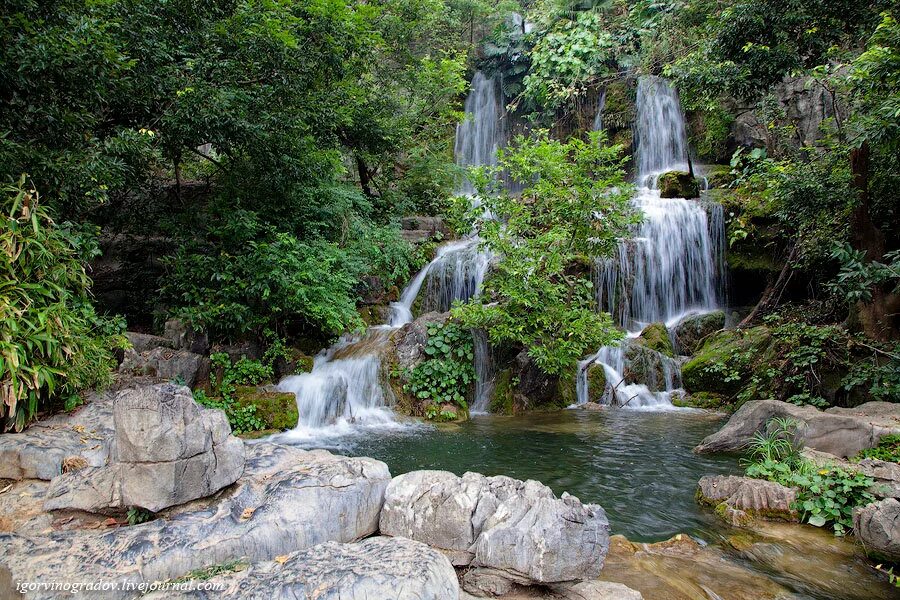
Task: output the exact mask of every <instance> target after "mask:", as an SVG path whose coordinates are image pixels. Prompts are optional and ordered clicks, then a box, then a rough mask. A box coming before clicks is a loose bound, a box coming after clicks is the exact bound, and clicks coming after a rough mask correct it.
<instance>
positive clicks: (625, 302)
mask: <svg viewBox="0 0 900 600" xmlns="http://www.w3.org/2000/svg"><path fill="white" fill-rule="evenodd" d="M596 122H598V123H602V117H601V116H600V115H598V118H597V119H596ZM635 130H636V132H635V134H636V139H637V164H638V170H637V183H638V186H639V187H638V192H637V194H636V195H635V198H634V201H633V202H634V206H635V208H636V209H638V210H639V211H640V212H641V213H642V214H643V217H644V218H643V221H642V223H641V224H640V225H639V226H638V227H637V228H636V230H635V232H634V237H633V238H632V239H629V240H627V241H623V242H622V243H621V244H620V245H619V247H618V250H617V251H616V253H615V255H614V256H612V257H610V258H605V259H602V260H599V261H597V263H596V269H595V283H596V290H597V301H598V306H599V308H600V309H601V310H605V311H607V312H609V313H610V314H612V315H613V318H614V320H615V321H616V322H617V323H618V324H619V325H620V326H621V327H623V328H624V329H625V330H626V331H628V332H630V336H631V337H633V336H635V335H636V334H637V333H638V332H639V331H640V330H641V329H642V328H643V327H644V326H646V325H648V324H650V323H665V324H666V325H668V326H671V325H674V324H675V323H677V322H678V321H679V320H680V319H681V318H683V317H684V316H686V315H689V314H695V313H703V312H708V311H711V310H714V309H716V308H718V307H719V306H720V305H721V302H722V296H723V292H722V286H721V281H722V276H721V275H722V271H723V265H724V260H723V257H724V218H723V214H722V208H721V207H720V206H718V205H713V206H704V205H703V204H701V203H699V202H695V201H691V200H686V199H684V198H670V199H666V198H662V197H661V196H660V192H659V190H658V189H657V180H658V178H659V175H660V174H662V173H665V172H667V171H671V170H679V171H688V170H690V167H689V165H688V146H687V135H686V133H685V124H684V116H683V114H682V112H681V106H680V104H679V102H678V96H677V94H676V92H675V90H673V89H672V88H671V87H670V86H669V85H668V83H667V82H666V81H665V80H663V79H660V78H657V77H642V78H641V80H640V82H639V83H638V90H637V123H636V126H635ZM592 363H602V364H603V365H604V368H605V369H607V370H608V372H607V374H606V375H607V377H606V380H607V385H608V387H609V389H608V390H607V392H608V393H607V394H606V401H607V402H608V403H610V404H613V405H618V406H628V407H631V408H639V407H649V406H655V407H657V408H669V407H671V401H670V397H671V394H672V392H673V391H674V390H675V389H676V388H675V387H674V386H676V385H680V381H678V380H677V378H676V377H675V376H674V374H673V376H672V377H670V378H669V380H668V381H667V383H666V387H665V388H664V389H661V390H659V389H657V390H653V389H651V386H648V385H646V384H647V383H651V382H642V383H628V382H627V381H626V378H625V376H624V371H625V369H627V368H628V367H629V360H628V356H627V353H626V352H625V350H624V347H618V348H601V349H600V351H599V352H598V353H597V354H595V355H594V356H592V357H590V358H588V359H587V360H585V361H582V363H581V365H580V368H579V375H578V380H577V387H578V399H579V403H583V402H586V401H587V400H588V382H587V376H586V370H587V367H588V366H589V365H591V364H592ZM651 385H652V383H651Z"/></svg>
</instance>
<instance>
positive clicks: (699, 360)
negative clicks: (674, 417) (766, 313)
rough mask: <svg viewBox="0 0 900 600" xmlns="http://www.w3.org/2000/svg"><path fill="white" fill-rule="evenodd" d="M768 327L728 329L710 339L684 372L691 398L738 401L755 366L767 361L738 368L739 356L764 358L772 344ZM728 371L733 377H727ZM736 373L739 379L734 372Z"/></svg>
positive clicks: (740, 365) (729, 375)
mask: <svg viewBox="0 0 900 600" xmlns="http://www.w3.org/2000/svg"><path fill="white" fill-rule="evenodd" d="M771 337H772V336H771V333H770V332H769V329H768V327H765V326H759V327H752V328H750V329H726V330H723V331H720V332H718V333H716V334H713V335H712V336H710V337H709V338H708V339H707V340H706V343H704V344H703V346H702V347H701V348H700V350H698V351H697V353H696V354H695V355H694V356H693V357H692V358H691V359H690V360H689V361H688V362H687V363H685V365H684V366H683V367H682V368H681V380H682V382H683V384H684V387H685V389H686V390H688V392H690V393H691V394H696V393H697V392H712V393H715V394H720V395H722V396H724V397H726V398H734V397H735V395H736V394H737V393H738V392H739V391H740V389H741V387H742V386H743V385H744V384H745V382H746V381H747V380H748V379H749V377H750V375H751V372H750V369H751V365H750V364H749V362H754V363H755V364H763V363H765V362H766V361H764V360H754V361H748V364H735V359H734V357H735V356H742V355H743V356H746V355H751V357H759V356H762V355H763V353H764V352H765V351H766V350H767V349H768V347H769V343H770V341H771ZM726 371H728V372H729V373H726ZM732 371H736V372H737V377H736V378H735V377H732V376H731V374H732V373H731V372H732Z"/></svg>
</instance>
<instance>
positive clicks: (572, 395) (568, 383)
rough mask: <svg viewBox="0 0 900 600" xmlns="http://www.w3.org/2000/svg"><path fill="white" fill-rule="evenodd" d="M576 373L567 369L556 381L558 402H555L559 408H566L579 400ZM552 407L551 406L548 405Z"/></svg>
mask: <svg viewBox="0 0 900 600" xmlns="http://www.w3.org/2000/svg"><path fill="white" fill-rule="evenodd" d="M575 377H576V374H575V371H574V370H571V371H566V372H565V373H563V374H561V375H560V376H559V380H558V381H557V383H556V390H557V397H558V398H559V402H558V403H554V404H556V405H557V406H558V408H566V407H567V406H572V405H573V404H575V403H576V402H578V385H577V382H576V380H575ZM548 408H550V407H548Z"/></svg>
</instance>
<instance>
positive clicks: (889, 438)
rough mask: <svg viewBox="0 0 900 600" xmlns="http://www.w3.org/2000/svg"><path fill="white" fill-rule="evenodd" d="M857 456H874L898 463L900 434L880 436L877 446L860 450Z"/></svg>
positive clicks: (899, 461)
mask: <svg viewBox="0 0 900 600" xmlns="http://www.w3.org/2000/svg"><path fill="white" fill-rule="evenodd" d="M857 458H860V459H863V458H874V459H877V460H884V461H887V462H895V463H900V435H898V434H896V433H893V434H890V435H883V436H881V439H880V440H878V445H877V446H875V447H874V448H866V449H865V450H861V451H860V452H859V455H858V456H857Z"/></svg>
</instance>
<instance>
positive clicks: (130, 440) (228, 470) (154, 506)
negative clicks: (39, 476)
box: [44, 383, 244, 512]
mask: <svg viewBox="0 0 900 600" xmlns="http://www.w3.org/2000/svg"><path fill="white" fill-rule="evenodd" d="M113 418H114V422H115V441H116V450H117V451H116V456H115V460H113V461H112V462H110V464H108V465H104V466H101V467H89V468H86V469H83V470H80V471H74V472H70V473H65V474H62V475H60V476H58V477H56V478H54V479H53V481H52V482H51V484H50V488H49V489H48V490H47V501H46V502H45V503H44V507H45V508H46V509H47V510H59V509H78V510H84V511H87V512H103V511H108V510H116V509H123V508H127V507H132V506H134V507H140V508H144V509H147V510H149V511H152V512H159V511H160V510H162V509H164V508H168V507H170V506H176V505H178V504H184V503H185V502H189V501H191V500H196V499H197V498H203V497H205V496H209V495H210V494H213V493H215V492H217V491H219V490H220V489H222V488H224V487H225V486H228V485H231V484H232V483H234V482H235V481H237V479H238V477H240V476H241V473H242V472H243V469H244V444H243V442H241V440H239V439H237V438H236V437H233V436H232V435H231V427H230V426H229V425H228V419H227V418H226V417H225V413H223V412H222V411H220V410H214V409H210V408H203V407H201V406H200V405H198V404H197V403H196V402H195V401H194V398H193V397H192V395H191V390H190V389H188V388H186V387H184V386H177V385H174V384H171V383H163V384H158V385H152V386H141V387H136V388H131V389H126V390H123V391H121V392H119V393H118V395H117V396H116V398H115V402H114V408H113Z"/></svg>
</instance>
